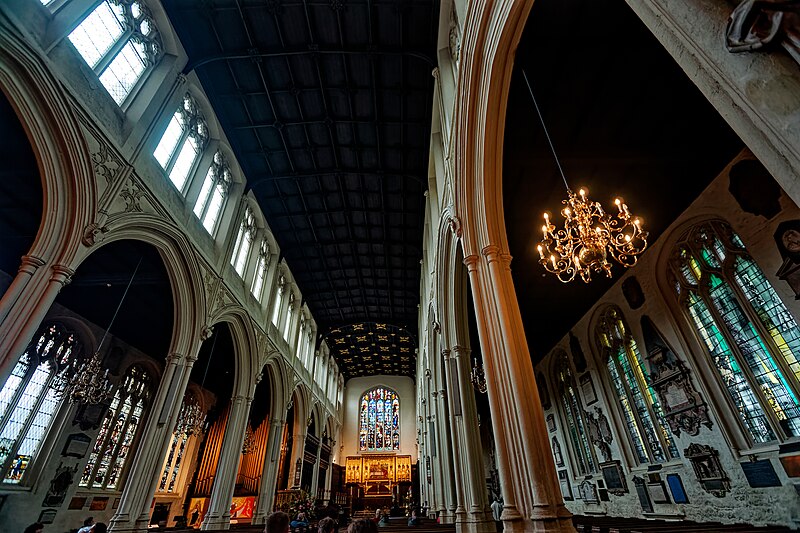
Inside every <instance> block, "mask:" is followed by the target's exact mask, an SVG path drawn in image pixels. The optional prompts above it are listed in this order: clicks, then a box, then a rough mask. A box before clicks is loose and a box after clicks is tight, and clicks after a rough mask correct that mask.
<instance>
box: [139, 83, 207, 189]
mask: <svg viewBox="0 0 800 533" xmlns="http://www.w3.org/2000/svg"><path fill="white" fill-rule="evenodd" d="M207 143H208V126H207V125H206V120H205V117H204V116H203V113H202V112H201V111H200V107H199V106H198V105H197V102H196V101H195V99H194V98H192V97H191V95H190V94H189V93H186V95H185V96H184V97H183V102H182V103H181V105H180V106H179V107H178V109H177V110H176V111H175V113H174V114H173V115H172V119H171V120H170V121H169V124H168V125H167V129H166V130H164V134H163V135H162V136H161V140H159V141H158V146H156V149H155V151H154V152H153V156H154V157H155V158H156V161H158V164H159V165H161V168H163V169H164V171H165V172H166V173H167V175H168V176H169V179H170V181H171V182H172V184H173V185H175V188H177V189H178V190H179V191H181V192H184V188H185V186H186V183H187V181H188V179H189V174H190V173H191V171H192V168H194V166H195V163H196V162H197V160H198V158H199V156H200V154H201V153H202V152H203V150H204V149H205V147H206V144H207Z"/></svg>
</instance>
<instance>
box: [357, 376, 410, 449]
mask: <svg viewBox="0 0 800 533" xmlns="http://www.w3.org/2000/svg"><path fill="white" fill-rule="evenodd" d="M359 424H360V427H359V432H358V447H359V449H360V450H361V451H362V452H367V451H369V452H373V451H375V452H379V451H396V450H399V449H400V399H399V398H398V396H397V393H396V392H394V391H393V390H391V389H387V388H385V387H375V388H374V389H372V390H369V391H367V392H366V393H364V395H363V396H362V397H361V404H360V410H359Z"/></svg>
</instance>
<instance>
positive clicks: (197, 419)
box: [175, 394, 206, 437]
mask: <svg viewBox="0 0 800 533" xmlns="http://www.w3.org/2000/svg"><path fill="white" fill-rule="evenodd" d="M205 423H206V414H205V413H204V412H203V408H202V407H200V402H199V401H198V400H197V398H195V397H194V395H191V394H187V395H186V396H184V399H183V405H181V410H180V411H178V420H177V421H176V422H175V433H177V434H178V435H186V436H187V437H191V436H192V435H194V434H199V433H200V432H201V431H202V430H203V425H204V424H205Z"/></svg>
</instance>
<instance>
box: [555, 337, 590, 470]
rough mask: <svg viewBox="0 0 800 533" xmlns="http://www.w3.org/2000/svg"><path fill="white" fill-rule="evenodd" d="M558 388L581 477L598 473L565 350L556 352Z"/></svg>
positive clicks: (568, 434)
mask: <svg viewBox="0 0 800 533" xmlns="http://www.w3.org/2000/svg"><path fill="white" fill-rule="evenodd" d="M555 361H556V367H555V368H556V372H555V378H556V388H557V390H558V396H559V399H560V402H561V409H562V412H563V414H564V418H565V420H566V425H565V427H566V430H567V437H569V440H570V441H571V443H572V446H571V448H572V450H573V451H574V455H575V459H576V465H575V466H576V467H577V470H578V473H579V474H581V475H585V474H589V473H591V472H596V471H597V467H596V463H597V461H596V459H595V457H594V452H593V451H592V447H591V445H590V444H589V431H588V427H587V425H586V421H585V420H584V418H583V407H582V406H581V401H580V398H579V397H578V392H577V389H576V387H575V378H574V377H573V375H572V369H571V368H570V366H569V360H568V359H567V354H566V352H564V351H563V350H557V351H556V352H555Z"/></svg>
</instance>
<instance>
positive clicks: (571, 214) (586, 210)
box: [522, 70, 648, 283]
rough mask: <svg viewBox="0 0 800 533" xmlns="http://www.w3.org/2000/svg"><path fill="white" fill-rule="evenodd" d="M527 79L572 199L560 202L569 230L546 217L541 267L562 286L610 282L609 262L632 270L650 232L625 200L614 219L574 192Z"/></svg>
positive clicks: (583, 192)
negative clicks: (598, 278) (601, 277)
mask: <svg viewBox="0 0 800 533" xmlns="http://www.w3.org/2000/svg"><path fill="white" fill-rule="evenodd" d="M522 75H523V76H524V77H525V83H526V85H527V86H528V91H529V92H530V95H531V99H532V100H533V105H534V107H535V108H536V114H537V115H538V116H539V122H540V123H541V124H542V129H543V130H544V135H545V137H546V138H547V143H548V144H549V145H550V151H551V152H552V154H553V158H554V159H555V161H556V166H557V167H558V171H559V173H560V174H561V179H562V180H563V181H564V187H566V189H567V198H566V200H562V201H561V203H562V204H564V206H565V207H564V208H563V209H562V210H561V215H562V216H563V217H564V227H563V228H556V226H555V225H553V223H552V222H551V221H550V215H549V214H548V213H545V214H544V225H543V226H542V240H541V242H540V243H539V245H538V246H537V247H536V248H537V250H538V251H539V262H540V263H541V264H542V266H543V267H544V268H545V269H546V270H547V271H548V272H550V273H552V274H555V275H556V276H557V277H558V279H559V281H561V282H562V283H569V282H570V281H572V280H573V279H575V276H576V275H578V274H580V277H581V279H582V280H583V281H584V282H586V283H589V281H591V279H592V273H593V272H594V273H598V274H599V273H604V274H605V275H606V276H607V277H609V278H610V277H611V263H610V262H609V257H611V258H612V259H614V260H615V261H616V262H617V263H619V264H620V265H622V266H624V267H626V268H630V267H632V266H633V265H635V264H636V262H637V261H638V259H639V255H641V253H642V252H644V250H645V248H647V236H648V233H647V232H646V231H644V230H643V229H642V220H641V219H640V218H638V217H635V216H633V215H632V214H631V212H630V210H629V209H628V206H627V205H626V204H625V202H623V201H622V199H621V198H617V199H615V200H614V204H615V205H616V209H617V210H618V213H615V214H610V213H606V212H605V211H604V210H603V206H602V205H600V202H595V201H592V200H590V199H589V197H588V196H587V193H588V191H587V189H586V188H584V187H581V188H580V189H579V190H578V193H577V194H575V193H574V192H573V191H572V189H571V188H570V186H569V184H568V183H567V178H566V176H565V175H564V170H563V169H562V168H561V162H560V161H559V160H558V155H556V150H555V147H554V146H553V141H552V140H551V139H550V134H549V133H548V131H547V126H545V124H544V118H543V117H542V113H541V111H540V110H539V105H538V104H537V103H536V98H535V97H534V95H533V89H532V88H531V84H530V81H528V75H527V73H526V72H525V70H523V71H522Z"/></svg>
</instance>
